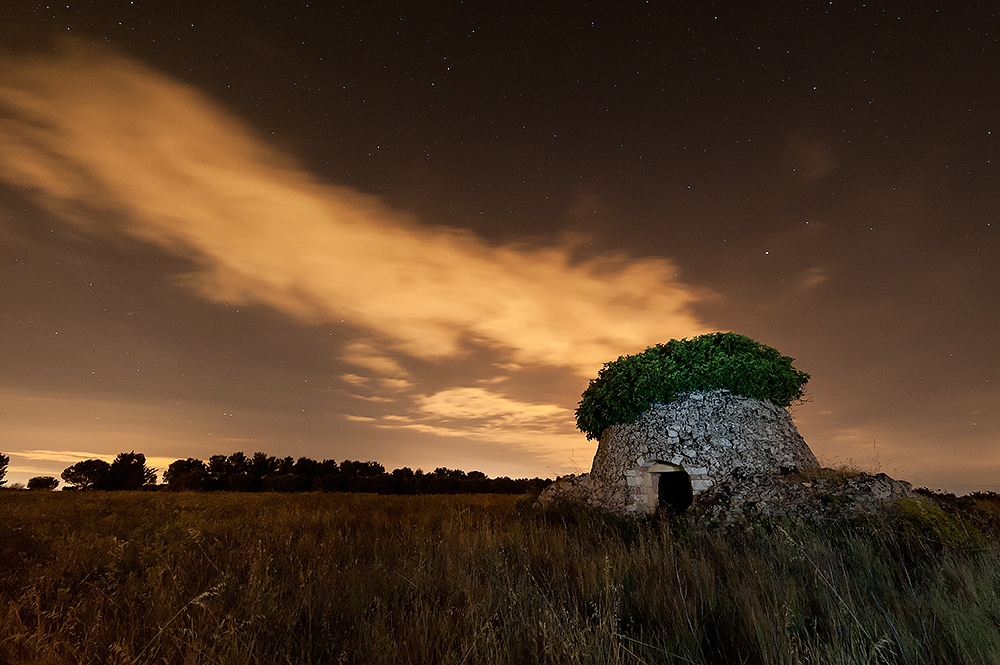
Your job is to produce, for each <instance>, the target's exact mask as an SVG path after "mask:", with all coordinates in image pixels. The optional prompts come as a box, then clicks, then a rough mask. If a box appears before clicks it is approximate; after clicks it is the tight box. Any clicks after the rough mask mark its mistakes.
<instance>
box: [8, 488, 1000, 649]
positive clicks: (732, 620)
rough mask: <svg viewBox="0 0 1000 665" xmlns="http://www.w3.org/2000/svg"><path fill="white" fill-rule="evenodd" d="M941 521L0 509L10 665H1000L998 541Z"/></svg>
mask: <svg viewBox="0 0 1000 665" xmlns="http://www.w3.org/2000/svg"><path fill="white" fill-rule="evenodd" d="M948 520H953V521H955V518H953V517H950V516H948V515H944V516H943V517H942V514H938V513H936V512H933V511H930V512H928V511H922V510H921V509H919V507H917V508H914V507H913V506H909V507H908V508H907V509H906V510H905V511H902V512H900V513H899V514H898V515H894V516H886V517H885V518H880V519H879V520H877V521H876V520H867V521H863V522H860V521H859V522H857V523H851V524H847V523H842V524H837V525H818V526H815V527H809V526H805V527H803V526H799V527H794V526H792V525H789V524H781V523H780V522H763V521H762V522H754V523H752V524H751V525H750V526H748V527H745V528H740V529H738V530H729V531H721V530H720V531H706V530H704V529H701V528H696V527H694V526H693V525H692V524H691V523H688V522H685V521H674V522H667V521H657V520H650V521H642V522H637V521H628V520H620V519H615V518H611V517H607V516H604V515H601V514H598V513H595V512H592V511H588V510H583V509H563V510H561V511H558V512H549V513H547V514H546V513H540V512H538V511H536V510H534V509H532V508H531V507H530V505H529V502H528V501H526V500H523V499H518V498H516V497H501V496H492V495H480V496H419V497H393V496H375V495H345V494H305V495H277V494H256V495H245V494H243V495H233V494H183V493H182V494H171V493H139V494H129V493H115V494H101V493H65V494H62V493H34V492H32V493H29V492H0V535H2V538H0V597H2V598H3V605H2V608H0V662H3V663H10V664H12V665H13V664H19V663H32V664H38V665H42V664H45V665H48V664H56V663H60V664H61V663H74V664H77V663H95V664H96V663H101V664H104V663H121V664H125V663H128V664H138V663H150V664H151V663H168V664H173V663H178V664H180V663H192V664H193V663H206V664H207V663H220V664H222V663H227V664H228V663H233V664H235V663H240V664H244V663H261V664H264V663H266V664H272V663H511V664H514V663H663V662H670V663H674V662H675V663H726V664H729V663H878V662H889V663H897V662H898V663H958V662H961V663H996V662H1000V632H998V629H997V626H998V625H1000V567H998V565H997V563H996V562H997V557H996V554H997V551H996V550H997V548H996V547H995V541H994V540H993V537H992V536H981V535H980V536H978V537H977V539H972V540H969V539H963V538H962V537H961V533H962V532H961V530H959V531H955V529H952V528H951V526H949V524H950V523H949V522H948ZM956 523H958V521H956ZM942 524H943V525H944V526H942ZM952 526H953V525H952ZM946 527H947V528H946ZM965 533H968V531H967V530H966V531H965ZM955 534H959V535H957V536H956V535H955Z"/></svg>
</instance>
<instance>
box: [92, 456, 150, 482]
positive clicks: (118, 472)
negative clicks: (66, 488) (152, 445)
mask: <svg viewBox="0 0 1000 665" xmlns="http://www.w3.org/2000/svg"><path fill="white" fill-rule="evenodd" d="M155 484H156V469H150V468H149V467H147V466H146V456H145V455H143V454H142V453H137V452H135V451H134V450H133V451H132V452H129V453H118V457H116V458H115V461H114V462H112V463H111V467H110V468H109V469H108V473H107V475H106V476H104V479H103V480H102V481H101V482H100V483H98V485H97V489H103V490H111V491H117V490H139V489H142V488H143V487H150V486H153V485H155Z"/></svg>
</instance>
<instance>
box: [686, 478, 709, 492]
mask: <svg viewBox="0 0 1000 665" xmlns="http://www.w3.org/2000/svg"><path fill="white" fill-rule="evenodd" d="M713 485H715V481H714V480H712V479H711V478H692V479H691V491H692V492H695V493H698V492H704V491H705V490H708V489H711V488H712V486H713Z"/></svg>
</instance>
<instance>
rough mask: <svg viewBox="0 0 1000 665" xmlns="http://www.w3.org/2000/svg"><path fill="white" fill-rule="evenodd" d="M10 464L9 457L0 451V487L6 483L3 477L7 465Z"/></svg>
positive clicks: (5, 473) (5, 474)
mask: <svg viewBox="0 0 1000 665" xmlns="http://www.w3.org/2000/svg"><path fill="white" fill-rule="evenodd" d="M8 464H10V458H9V457H7V456H6V455H4V454H3V453H0V487H3V486H4V485H5V484H6V482H7V481H6V480H4V478H5V477H6V476H7V465H8Z"/></svg>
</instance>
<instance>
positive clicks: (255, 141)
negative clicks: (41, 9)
mask: <svg viewBox="0 0 1000 665" xmlns="http://www.w3.org/2000/svg"><path fill="white" fill-rule="evenodd" d="M61 46H62V48H61V49H60V53H61V55H58V56H51V57H35V58H32V59H22V60H17V61H15V60H12V59H8V60H5V61H3V62H0V178H3V179H4V180H5V181H6V182H8V183H10V184H13V185H17V186H21V187H24V188H26V189H27V191H28V192H30V193H31V195H32V196H33V197H34V198H35V200H36V201H37V202H38V203H39V204H40V205H43V206H45V207H47V208H48V209H50V210H51V211H54V212H56V213H58V214H61V215H62V216H63V218H64V219H66V220H67V221H70V222H72V223H74V224H76V225H78V226H80V227H82V228H84V229H86V230H87V231H89V232H92V233H124V234H127V235H129V236H132V237H135V238H138V239H140V240H143V241H146V242H149V243H153V244H156V245H158V246H160V247H162V248H164V249H165V250H167V251H170V252H172V253H174V254H176V255H178V256H181V257H184V258H186V259H188V260H190V261H192V262H193V263H194V264H195V265H196V266H198V270H197V272H196V274H194V275H191V276H187V277H186V278H185V279H184V280H183V281H184V283H188V284H190V285H192V286H193V288H195V289H196V290H197V292H198V293H199V294H200V295H202V296H204V297H205V298H208V299H211V300H214V301H229V302H254V303H263V304H266V305H269V306H271V307H273V308H275V309H277V310H279V311H281V312H284V313H285V314H286V315H289V316H292V317H295V318H296V319H298V320H301V321H303V322H307V323H322V322H331V321H338V322H339V321H341V320H346V321H348V322H350V323H351V324H353V325H355V326H359V327H362V328H363V329H367V330H370V331H372V333H373V334H374V335H375V336H376V337H377V338H378V339H379V340H380V344H382V342H381V340H385V342H386V343H385V348H388V349H394V350H396V351H398V352H403V353H405V354H409V355H410V356H413V357H417V358H421V359H442V358H447V357H450V356H454V355H456V354H458V353H460V352H461V351H462V347H463V345H464V344H467V343H475V344H481V345H484V346H486V347H489V348H493V349H499V350H503V351H505V352H506V353H507V358H508V359H509V360H511V361H513V362H517V363H523V364H527V363H531V364H538V363H542V364H548V365H556V366H566V367H570V368H572V369H573V370H575V371H576V372H578V373H579V374H581V375H583V376H591V375H593V374H594V373H595V372H596V370H597V369H598V368H599V367H600V366H601V364H602V363H603V362H605V361H607V360H608V359H609V358H614V357H617V356H618V355H620V354H621V353H623V352H633V351H635V350H638V349H641V348H643V347H645V346H647V345H649V344H652V343H655V342H660V341H663V340H666V339H669V338H671V337H682V336H689V335H693V334H698V333H700V332H703V331H704V329H705V326H704V325H703V324H702V323H701V321H699V320H698V318H697V317H696V316H695V315H694V314H692V312H691V306H692V305H693V304H695V303H696V302H697V300H698V299H699V297H700V294H699V293H698V292H696V291H695V290H694V289H692V288H690V287H688V286H686V285H684V284H682V283H680V282H679V281H678V280H677V279H676V277H675V275H676V272H677V269H676V267H675V266H674V265H673V264H672V263H671V262H670V261H668V260H665V259H662V258H644V259H635V258H629V257H626V256H622V255H617V254H613V253H609V254H608V255H606V256H603V257H599V258H593V259H589V260H585V261H576V260H574V259H573V252H572V249H571V248H569V247H559V246H552V247H544V248H529V247H520V246H500V247H494V246H489V245H487V244H486V243H484V242H483V241H481V240H480V239H478V238H476V237H474V236H472V235H470V234H468V233H463V232H459V231H455V230H451V229H445V228H437V227H431V226H427V225H422V224H420V223H418V222H417V221H416V220H415V219H412V218H410V217H408V216H407V215H405V214H402V213H400V212H399V211H394V210H391V209H389V208H388V207H386V206H385V205H384V204H382V203H381V202H380V201H379V200H377V199H375V198H373V197H370V196H366V195H362V194H359V193H358V192H355V191H353V190H351V189H349V188H345V187H336V186H331V185H327V184H322V183H319V182H317V181H316V179H315V178H314V177H313V176H311V175H310V174H309V173H307V172H305V171H304V170H303V169H302V168H300V167H299V166H297V165H295V164H294V163H291V162H290V161H289V160H288V158H286V157H285V156H283V155H281V154H279V152H278V151H277V150H275V149H274V148H273V147H271V146H269V145H268V144H266V143H265V142H263V141H262V140H261V139H260V138H259V137H258V136H256V134H255V133H254V132H253V131H252V130H251V129H250V128H249V127H248V126H246V125H245V124H244V123H243V122H241V121H240V120H239V119H237V118H235V117H234V116H232V115H231V114H229V113H228V112H226V111H225V110H223V109H221V108H220V107H219V106H217V105H216V104H214V103H213V102H212V101H210V100H209V99H208V98H207V97H205V96H204V95H202V94H200V93H199V92H197V91H196V90H194V89H192V88H191V87H188V86H185V85H182V84H180V83H178V82H176V81H174V80H171V79H170V78H168V77H166V76H164V75H162V74H160V73H157V72H155V71H154V70H152V69H150V68H148V67H146V66H144V65H142V64H140V63H138V62H136V61H134V60H132V59H129V58H127V57H124V56H122V55H120V54H117V53H115V52H112V51H110V50H107V49H102V48H91V47H83V46H80V45H77V44H75V43H71V42H68V41H67V42H65V43H63V44H61ZM114 220H116V221H114ZM347 358H348V360H349V362H352V363H355V364H356V365H359V366H361V367H365V368H367V369H370V370H372V371H375V372H377V373H379V374H382V375H383V376H387V377H389V378H396V379H404V378H407V377H406V376H405V375H404V374H403V372H402V368H401V367H400V366H399V365H398V363H395V361H393V360H392V359H391V358H388V357H387V356H386V355H385V354H383V353H381V352H379V351H377V350H375V349H374V347H372V345H367V348H366V346H365V345H363V344H359V345H358V346H356V347H353V348H349V349H348V350H347ZM394 363H395V364H394Z"/></svg>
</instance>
